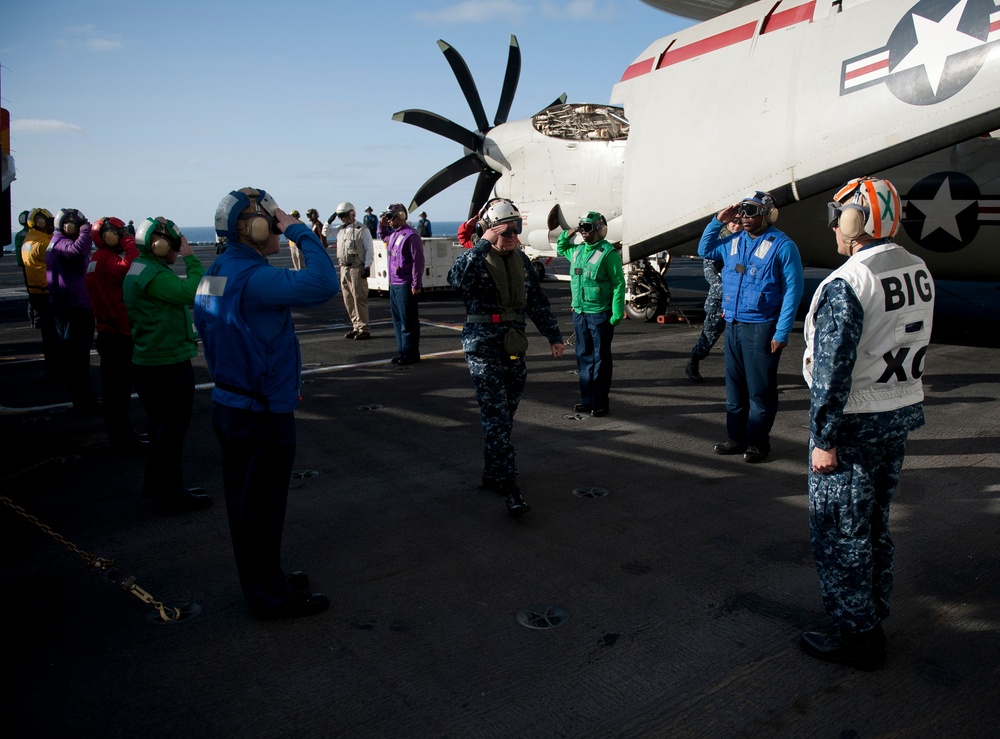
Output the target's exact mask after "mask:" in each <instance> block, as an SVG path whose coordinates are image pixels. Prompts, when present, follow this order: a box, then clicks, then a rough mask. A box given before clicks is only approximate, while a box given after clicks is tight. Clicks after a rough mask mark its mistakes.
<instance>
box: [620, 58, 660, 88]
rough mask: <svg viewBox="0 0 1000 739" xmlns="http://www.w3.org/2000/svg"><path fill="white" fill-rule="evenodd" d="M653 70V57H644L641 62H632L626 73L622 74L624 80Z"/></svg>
mask: <svg viewBox="0 0 1000 739" xmlns="http://www.w3.org/2000/svg"><path fill="white" fill-rule="evenodd" d="M652 70H653V57H650V58H649V59H643V60H642V61H641V62H636V63H635V64H630V65H629V68H628V69H626V70H625V74H623V75H622V80H621V81H622V82H624V81H625V80H630V79H632V78H633V77H638V76H640V75H643V74H646V72H651V71H652Z"/></svg>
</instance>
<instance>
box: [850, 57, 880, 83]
mask: <svg viewBox="0 0 1000 739" xmlns="http://www.w3.org/2000/svg"><path fill="white" fill-rule="evenodd" d="M888 68H889V60H888V59H883V60H882V61H880V62H875V63H874V64H868V65H867V66H864V67H858V68H857V69H852V70H851V71H850V72H848V73H847V74H845V75H844V79H845V80H853V79H854V78H855V77H861V76H863V75H866V74H871V73H872V72H878V71H879V70H880V69H888Z"/></svg>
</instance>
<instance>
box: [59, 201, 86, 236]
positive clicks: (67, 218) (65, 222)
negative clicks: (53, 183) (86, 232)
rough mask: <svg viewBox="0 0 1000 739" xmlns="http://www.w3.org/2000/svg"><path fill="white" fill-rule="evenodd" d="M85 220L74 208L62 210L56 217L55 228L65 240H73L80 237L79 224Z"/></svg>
mask: <svg viewBox="0 0 1000 739" xmlns="http://www.w3.org/2000/svg"><path fill="white" fill-rule="evenodd" d="M86 220H87V219H86V218H84V216H83V213H81V212H80V211H78V210H77V209H76V208H63V209H62V210H60V211H59V215H57V216H56V221H55V227H56V228H57V229H59V231H60V232H61V233H62V234H63V235H64V236H66V237H67V238H70V239H75V238H76V237H77V236H79V235H80V224H81V223H84V222H86Z"/></svg>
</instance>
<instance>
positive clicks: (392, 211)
mask: <svg viewBox="0 0 1000 739" xmlns="http://www.w3.org/2000/svg"><path fill="white" fill-rule="evenodd" d="M382 215H384V216H385V217H386V218H388V219H389V220H390V221H391V220H392V219H393V218H399V219H400V220H403V221H405V220H406V218H407V215H408V214H407V212H406V208H405V207H403V205H402V203H389V206H388V207H387V208H386V209H385V210H384V211H382Z"/></svg>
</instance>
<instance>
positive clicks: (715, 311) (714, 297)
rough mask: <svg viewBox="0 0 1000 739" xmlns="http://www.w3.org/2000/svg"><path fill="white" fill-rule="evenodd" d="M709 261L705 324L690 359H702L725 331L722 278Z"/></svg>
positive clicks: (707, 264)
mask: <svg viewBox="0 0 1000 739" xmlns="http://www.w3.org/2000/svg"><path fill="white" fill-rule="evenodd" d="M712 264H713V262H712V260H711V259H706V260H705V280H706V281H707V282H708V296H707V297H706V298H705V323H703V324H702V326H701V335H700V336H698V340H697V341H696V342H695V343H694V348H693V349H692V350H691V358H692V359H699V360H700V359H704V358H705V357H707V356H708V353H709V352H710V351H712V347H713V346H715V343H716V342H717V341H718V340H719V337H720V336H722V332H723V331H724V330H725V329H726V319H724V318H723V317H722V278H721V277H719V273H718V272H716V271H715V268H714V267H713V266H712Z"/></svg>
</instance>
